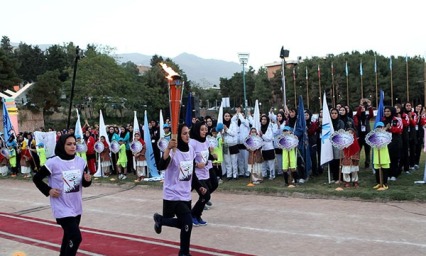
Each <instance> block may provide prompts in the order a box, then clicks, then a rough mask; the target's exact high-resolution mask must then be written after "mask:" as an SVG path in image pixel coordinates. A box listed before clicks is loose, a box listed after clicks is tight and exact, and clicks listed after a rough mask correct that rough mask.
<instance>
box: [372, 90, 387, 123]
mask: <svg viewBox="0 0 426 256" xmlns="http://www.w3.org/2000/svg"><path fill="white" fill-rule="evenodd" d="M384 97H385V93H384V92H383V90H380V100H379V106H378V108H377V113H376V119H375V120H374V126H376V124H377V122H381V121H382V118H383V110H384V106H383V100H384Z"/></svg>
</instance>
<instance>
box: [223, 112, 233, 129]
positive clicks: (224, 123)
mask: <svg viewBox="0 0 426 256" xmlns="http://www.w3.org/2000/svg"><path fill="white" fill-rule="evenodd" d="M225 114H229V115H230V116H231V118H230V119H229V121H226V120H225ZM231 120H232V115H231V113H229V112H225V113H223V125H226V127H228V128H229V127H230V126H231Z"/></svg>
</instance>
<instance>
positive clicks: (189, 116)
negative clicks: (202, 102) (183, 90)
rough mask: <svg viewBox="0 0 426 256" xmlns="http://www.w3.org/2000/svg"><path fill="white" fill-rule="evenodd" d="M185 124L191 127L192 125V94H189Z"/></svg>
mask: <svg viewBox="0 0 426 256" xmlns="http://www.w3.org/2000/svg"><path fill="white" fill-rule="evenodd" d="M185 124H186V125H188V127H191V124H192V93H191V92H190V93H189V94H188V101H187V102H186V115H185Z"/></svg>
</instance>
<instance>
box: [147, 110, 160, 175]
mask: <svg viewBox="0 0 426 256" xmlns="http://www.w3.org/2000/svg"><path fill="white" fill-rule="evenodd" d="M144 116H145V117H144V120H143V140H144V141H145V147H146V153H145V156H146V164H147V165H148V169H149V174H150V175H151V177H160V175H159V174H158V170H157V164H156V163H155V156H154V150H153V149H152V143H151V134H150V133H149V128H148V115H147V114H146V110H145V114H144Z"/></svg>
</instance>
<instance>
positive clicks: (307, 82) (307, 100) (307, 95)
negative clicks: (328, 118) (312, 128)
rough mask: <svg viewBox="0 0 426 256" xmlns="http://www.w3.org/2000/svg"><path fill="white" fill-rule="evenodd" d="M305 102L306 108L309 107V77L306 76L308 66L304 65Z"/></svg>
mask: <svg viewBox="0 0 426 256" xmlns="http://www.w3.org/2000/svg"><path fill="white" fill-rule="evenodd" d="M306 102H307V103H308V108H309V77H308V67H306Z"/></svg>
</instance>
